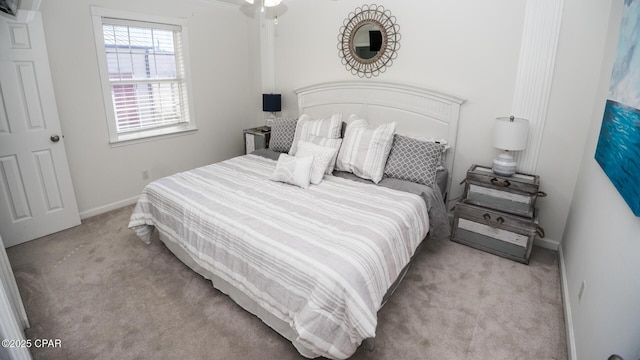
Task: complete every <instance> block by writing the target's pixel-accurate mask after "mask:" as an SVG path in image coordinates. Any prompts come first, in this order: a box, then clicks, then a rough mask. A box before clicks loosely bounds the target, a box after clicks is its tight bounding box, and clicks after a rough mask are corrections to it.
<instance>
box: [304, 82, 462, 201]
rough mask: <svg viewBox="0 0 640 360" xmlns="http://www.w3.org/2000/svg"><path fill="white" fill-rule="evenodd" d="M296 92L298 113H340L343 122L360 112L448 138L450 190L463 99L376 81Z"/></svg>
mask: <svg viewBox="0 0 640 360" xmlns="http://www.w3.org/2000/svg"><path fill="white" fill-rule="evenodd" d="M295 93H296V94H297V95H298V114H308V115H309V116H311V117H317V118H322V117H327V116H329V115H331V114H335V113H338V112H341V113H342V119H343V120H344V121H346V120H347V119H348V118H349V116H350V115H351V114H357V115H359V116H360V117H362V118H363V119H366V120H367V121H368V122H369V124H370V125H371V126H377V125H379V124H383V123H389V122H393V121H395V122H397V123H398V125H397V133H399V134H403V135H409V136H413V137H416V136H420V137H426V138H434V139H445V140H446V141H447V142H448V143H449V145H450V146H451V149H449V151H447V156H446V165H445V166H446V167H447V169H448V170H449V181H448V183H447V189H446V193H449V190H450V188H451V177H452V176H451V175H452V172H453V160H454V156H455V148H456V140H457V137H458V136H457V133H458V119H459V114H460V105H461V104H462V103H463V102H464V100H463V99H460V98H458V97H455V96H451V95H446V94H442V93H439V92H436V91H432V90H428V89H423V88H419V87H415V86H409V85H403V84H396V83H385V82H374V81H345V82H330V83H322V84H317V85H311V86H306V87H303V88H300V89H297V90H295Z"/></svg>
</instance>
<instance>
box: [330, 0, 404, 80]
mask: <svg viewBox="0 0 640 360" xmlns="http://www.w3.org/2000/svg"><path fill="white" fill-rule="evenodd" d="M399 30H400V26H399V25H398V24H397V23H396V17H395V16H393V15H391V12H390V11H389V10H386V9H385V8H384V7H382V6H380V5H373V4H372V5H363V6H361V7H358V8H356V9H355V10H354V11H353V12H351V13H350V14H349V16H348V17H347V19H345V21H344V25H343V26H342V27H341V28H340V34H338V53H339V55H340V59H341V61H342V64H343V65H344V66H345V67H346V68H347V70H349V71H350V72H351V73H352V74H353V75H358V76H360V77H366V78H371V77H373V76H378V75H380V73H383V72H384V71H385V70H386V68H387V67H388V66H391V64H392V63H393V60H395V59H396V57H397V56H398V53H397V50H398V48H399V47H400V33H399Z"/></svg>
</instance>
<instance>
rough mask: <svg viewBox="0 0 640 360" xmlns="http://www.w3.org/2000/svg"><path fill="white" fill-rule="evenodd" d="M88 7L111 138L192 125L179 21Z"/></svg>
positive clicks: (177, 130)
mask: <svg viewBox="0 0 640 360" xmlns="http://www.w3.org/2000/svg"><path fill="white" fill-rule="evenodd" d="M91 10H92V14H93V19H94V32H95V37H96V49H97V53H98V62H99V67H100V73H101V74H100V75H101V78H102V89H103V93H104V94H103V95H104V101H105V109H106V112H107V121H108V127H109V137H110V142H111V143H114V144H115V143H119V142H123V141H131V140H138V139H143V138H148V137H152V136H159V135H167V134H175V133H181V132H185V131H191V130H195V123H194V121H193V119H191V117H190V114H191V113H192V112H191V111H190V107H189V101H188V98H189V97H188V93H189V91H188V89H189V79H188V76H187V74H188V61H187V58H188V56H187V55H188V54H187V51H186V46H185V43H186V40H187V39H186V35H187V34H186V26H185V25H184V24H183V21H182V20H180V19H170V18H160V17H151V16H146V15H139V14H129V13H123V12H119V11H113V10H107V9H102V8H97V7H93V8H92V9H91Z"/></svg>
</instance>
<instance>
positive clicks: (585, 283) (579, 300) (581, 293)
mask: <svg viewBox="0 0 640 360" xmlns="http://www.w3.org/2000/svg"><path fill="white" fill-rule="evenodd" d="M586 288H587V282H586V281H585V280H582V284H580V291H578V304H579V303H581V302H582V295H584V289H586Z"/></svg>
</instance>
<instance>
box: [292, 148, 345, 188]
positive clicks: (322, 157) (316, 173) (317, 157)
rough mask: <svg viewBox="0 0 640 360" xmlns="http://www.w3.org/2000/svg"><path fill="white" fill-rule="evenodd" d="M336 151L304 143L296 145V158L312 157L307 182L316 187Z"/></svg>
mask: <svg viewBox="0 0 640 360" xmlns="http://www.w3.org/2000/svg"><path fill="white" fill-rule="evenodd" d="M337 152H338V149H334V148H330V147H324V146H320V145H316V144H313V143H310V142H306V141H300V142H299V143H298V152H296V158H300V157H306V156H312V157H313V164H312V165H311V177H310V179H309V181H310V182H311V183H312V184H314V185H318V184H320V182H321V181H322V177H323V176H324V173H325V171H327V168H328V167H329V165H330V163H331V160H333V159H335V156H336V153H337Z"/></svg>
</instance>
